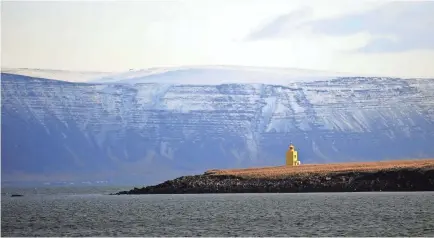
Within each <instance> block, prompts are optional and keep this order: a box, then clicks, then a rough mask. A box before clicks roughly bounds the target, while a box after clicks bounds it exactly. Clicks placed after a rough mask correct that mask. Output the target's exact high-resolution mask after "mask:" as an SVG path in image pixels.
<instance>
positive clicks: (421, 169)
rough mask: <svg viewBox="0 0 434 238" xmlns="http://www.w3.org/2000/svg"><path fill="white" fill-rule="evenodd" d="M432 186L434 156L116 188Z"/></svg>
mask: <svg viewBox="0 0 434 238" xmlns="http://www.w3.org/2000/svg"><path fill="white" fill-rule="evenodd" d="M363 191H434V159H421V160H416V159H415V160H395V161H379V162H364V163H339V164H305V165H299V166H288V165H284V166H277V167H262V168H246V169H227V170H208V171H206V172H205V173H204V174H201V175H193V176H184V177H179V178H176V179H173V180H168V181H166V182H164V183H161V184H158V185H155V186H147V187H143V188H134V189H132V190H130V191H121V192H118V193H116V194H118V195H120V194H182V193H296V192H363Z"/></svg>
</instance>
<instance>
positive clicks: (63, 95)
mask: <svg viewBox="0 0 434 238" xmlns="http://www.w3.org/2000/svg"><path fill="white" fill-rule="evenodd" d="M199 70H200V72H201V74H200V77H203V81H206V80H207V79H208V78H210V77H211V76H210V75H214V76H213V77H214V82H216V80H218V78H217V77H215V75H216V72H217V73H218V72H220V76H221V77H225V81H227V82H230V81H233V82H237V79H236V78H229V76H234V77H235V76H236V77H240V75H241V76H242V75H245V74H243V72H236V71H237V69H232V70H235V71H231V73H230V74H227V73H226V72H224V71H219V69H218V68H217V69H212V70H210V69H199ZM222 70H226V69H222ZM197 72H199V71H197V69H192V70H191V71H189V70H183V71H182V72H181V73H180V72H178V71H172V72H171V74H170V75H167V74H164V73H161V74H160V73H155V74H153V75H154V76H153V77H154V78H148V77H150V76H142V77H140V78H138V77H129V78H128V79H125V78H124V79H122V78H121V77H118V78H119V79H122V80H118V81H116V80H115V79H116V78H111V80H108V81H106V82H103V80H100V81H99V82H98V83H96V81H95V82H94V83H71V82H63V81H54V80H48V79H41V78H31V77H28V76H20V75H16V74H5V73H3V74H2V82H1V84H2V121H1V124H2V142H1V143H2V180H6V181H7V180H33V181H34V180H41V181H52V180H59V179H63V180H101V179H105V180H108V179H111V180H113V181H128V182H148V183H151V182H158V181H163V180H167V179H170V178H174V177H177V176H180V175H184V174H193V173H198V172H199V173H201V172H203V171H205V170H208V169H211V168H240V167H247V166H273V165H280V164H282V163H284V153H285V150H286V148H287V146H288V144H289V143H290V142H293V143H294V144H295V145H296V147H297V149H298V150H299V156H300V159H301V160H302V162H303V163H314V162H315V163H324V162H342V161H368V160H382V159H408V158H426V157H433V156H434V147H432V141H433V139H434V80H432V79H396V78H372V77H371V78H366V77H341V78H337V77H334V78H333V77H331V78H330V76H328V77H329V78H321V77H319V76H318V77H317V78H318V79H317V80H315V79H314V77H310V78H309V80H305V79H306V78H301V79H299V80H298V79H297V77H292V78H290V79H289V77H286V76H285V75H284V74H283V76H282V75H281V76H279V78H275V79H276V81H274V82H278V81H279V80H280V81H279V82H281V83H280V84H266V83H264V82H266V81H267V80H266V79H267V77H266V76H267V75H276V72H271V73H270V72H268V73H267V72H265V73H264V72H263V73H262V76H261V77H259V78H258V80H256V81H254V82H255V83H249V82H248V81H247V79H248V78H249V77H248V75H250V74H248V75H247V76H245V79H246V80H244V81H242V82H239V81H238V83H231V84H216V83H213V84H209V83H201V82H198V81H197V79H200V78H199V76H198V74H197ZM189 73H191V75H192V76H191V77H189ZM178 74H179V75H180V76H179V78H178ZM161 75H164V77H165V78H166V79H167V80H166V81H164V82H160V83H158V79H159V78H155V77H162V76H161ZM217 75H219V74H217ZM208 76H210V77H208ZM271 77H272V76H270V78H271ZM188 78H190V79H194V80H190V82H188V80H186V81H187V83H184V81H179V79H188ZM277 79H278V80H277ZM285 79H287V80H286V82H287V83H285ZM114 82H116V83H114ZM258 82H259V83H258Z"/></svg>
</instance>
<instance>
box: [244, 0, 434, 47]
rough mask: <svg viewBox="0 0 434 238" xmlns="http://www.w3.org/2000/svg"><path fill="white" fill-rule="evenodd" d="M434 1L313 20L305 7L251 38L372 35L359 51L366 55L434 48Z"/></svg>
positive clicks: (394, 4)
mask: <svg viewBox="0 0 434 238" xmlns="http://www.w3.org/2000/svg"><path fill="white" fill-rule="evenodd" d="M433 13H434V1H413V2H411V1H405V2H404V1H392V2H388V3H386V4H382V5H379V6H377V7H376V8H373V9H372V8H371V9H369V10H367V11H359V12H353V13H347V14H345V15H341V16H337V17H332V18H323V19H317V20H309V19H308V18H310V16H311V15H312V14H311V11H310V10H309V8H303V9H300V10H298V11H295V12H291V13H289V14H285V15H281V16H279V17H277V18H276V19H274V21H272V22H270V23H268V24H267V25H265V26H263V27H262V28H260V29H259V30H256V31H254V32H252V33H251V34H250V35H249V36H248V37H247V39H248V40H257V39H265V38H281V37H287V38H290V37H292V36H294V35H295V34H296V33H300V32H301V31H303V30H308V31H310V33H313V34H315V35H323V36H332V37H344V36H353V35H356V34H360V33H362V34H368V35H369V36H370V40H369V41H368V42H367V44H366V45H365V46H362V47H360V48H358V49H357V51H358V52H363V53H387V52H404V51H409V50H423V49H434V15H433Z"/></svg>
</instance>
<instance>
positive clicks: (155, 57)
mask: <svg viewBox="0 0 434 238" xmlns="http://www.w3.org/2000/svg"><path fill="white" fill-rule="evenodd" d="M433 12H434V1H344V0H342V1H339V0H335V1H315V0H311V1H298V0H291V1H284V0H269V1H259V0H251V1H250V0H236V1H229V0H215V1H212V0H190V1H188V0H185V1H181V0H180V1H158V2H157V1H135V2H134V1H129V2H128V1H94V2H90V1H81V2H78V1H57V2H54V1H52V2H32V1H26V2H18V1H15V2H2V43H1V46H2V67H28V68H50V69H68V70H93V71H119V70H128V69H130V68H147V67H161V66H179V65H212V64H225V65H252V66H270V67H293V68H307V69H318V70H329V71H340V72H353V73H362V74H378V75H393V76H405V77H434V67H432V65H433V62H434V14H433Z"/></svg>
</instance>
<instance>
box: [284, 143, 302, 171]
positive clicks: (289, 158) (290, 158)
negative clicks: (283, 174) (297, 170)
mask: <svg viewBox="0 0 434 238" xmlns="http://www.w3.org/2000/svg"><path fill="white" fill-rule="evenodd" d="M286 165H287V166H298V165H300V161H299V160H298V156H297V151H296V150H295V148H294V146H293V145H292V144H291V145H290V146H289V149H288V151H286Z"/></svg>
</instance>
